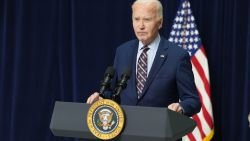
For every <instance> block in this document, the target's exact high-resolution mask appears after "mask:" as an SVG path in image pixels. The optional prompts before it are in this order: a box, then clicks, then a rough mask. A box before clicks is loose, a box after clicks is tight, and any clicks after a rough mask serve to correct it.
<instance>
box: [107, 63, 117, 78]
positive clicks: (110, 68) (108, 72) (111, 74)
mask: <svg viewBox="0 0 250 141" xmlns="http://www.w3.org/2000/svg"><path fill="white" fill-rule="evenodd" d="M107 74H109V75H110V77H111V78H113V76H114V74H115V69H114V68H113V67H112V66H109V67H108V68H107V69H106V71H105V76H106V75H107Z"/></svg>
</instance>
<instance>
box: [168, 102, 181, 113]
mask: <svg viewBox="0 0 250 141" xmlns="http://www.w3.org/2000/svg"><path fill="white" fill-rule="evenodd" d="M168 109H170V110H172V111H175V112H178V113H181V114H183V109H182V107H181V105H180V104H179V103H172V104H170V105H168Z"/></svg>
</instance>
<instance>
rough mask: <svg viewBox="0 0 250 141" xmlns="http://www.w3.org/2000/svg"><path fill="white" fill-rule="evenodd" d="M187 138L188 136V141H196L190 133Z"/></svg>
mask: <svg viewBox="0 0 250 141" xmlns="http://www.w3.org/2000/svg"><path fill="white" fill-rule="evenodd" d="M187 136H188V138H189V140H190V141H196V139H195V138H194V135H193V134H192V133H190V134H188V135H187Z"/></svg>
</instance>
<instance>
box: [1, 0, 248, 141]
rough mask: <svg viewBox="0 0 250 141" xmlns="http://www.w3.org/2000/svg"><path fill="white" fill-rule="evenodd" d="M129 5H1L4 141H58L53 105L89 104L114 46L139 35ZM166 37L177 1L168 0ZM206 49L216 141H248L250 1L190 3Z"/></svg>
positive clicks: (53, 1) (109, 1)
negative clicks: (52, 128)
mask: <svg viewBox="0 0 250 141" xmlns="http://www.w3.org/2000/svg"><path fill="white" fill-rule="evenodd" d="M132 2H133V1H132V0H96V1H95V0H93V1H85V0H0V141H59V140H60V141H61V140H73V139H71V138H60V137H54V136H53V135H52V133H51V131H50V130H49V123H50V118H51V114H52V110H53V106H54V103H55V101H56V100H60V101H75V102H85V101H86V98H87V97H88V96H89V95H90V94H91V93H92V92H94V91H96V90H98V88H99V82H100V80H101V79H102V78H103V73H104V71H105V69H106V67H107V66H108V65H112V64H113V58H114V53H115V49H116V47H117V46H118V45H119V44H121V43H123V42H125V41H127V40H130V39H133V38H135V36H134V33H133V29H132V25H131V8H130V5H131V4H132ZM162 3H163V6H164V16H165V19H164V26H163V29H162V31H161V34H162V36H164V37H166V38H167V37H168V34H169V31H170V29H171V26H172V22H173V19H174V16H175V14H176V10H177V7H178V5H179V1H178V0H163V1H162ZM191 6H192V9H193V14H194V16H195V18H196V22H197V25H198V28H199V32H200V34H201V38H202V41H203V44H204V46H205V49H206V52H207V56H208V61H209V68H210V75H211V91H212V103H213V108H214V120H215V136H214V139H213V140H214V141H235V140H241V141H247V140H249V138H250V128H249V127H248V121H247V115H248V113H249V112H250V2H249V1H247V0H207V1H204V0H199V1H198V0H191Z"/></svg>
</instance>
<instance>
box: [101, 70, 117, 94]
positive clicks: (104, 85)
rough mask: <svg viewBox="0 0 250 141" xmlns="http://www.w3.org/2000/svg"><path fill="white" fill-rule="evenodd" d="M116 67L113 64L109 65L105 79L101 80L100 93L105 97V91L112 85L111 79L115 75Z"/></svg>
mask: <svg viewBox="0 0 250 141" xmlns="http://www.w3.org/2000/svg"><path fill="white" fill-rule="evenodd" d="M114 74H115V69H114V68H113V67H112V66H109V67H108V68H107V69H106V71H105V74H104V79H103V81H101V84H100V85H101V88H100V91H99V92H100V95H99V96H101V97H103V98H104V91H105V90H106V89H107V88H109V87H110V80H111V79H112V78H113V77H114Z"/></svg>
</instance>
